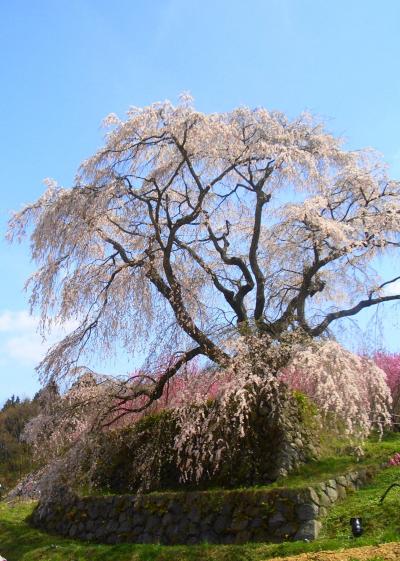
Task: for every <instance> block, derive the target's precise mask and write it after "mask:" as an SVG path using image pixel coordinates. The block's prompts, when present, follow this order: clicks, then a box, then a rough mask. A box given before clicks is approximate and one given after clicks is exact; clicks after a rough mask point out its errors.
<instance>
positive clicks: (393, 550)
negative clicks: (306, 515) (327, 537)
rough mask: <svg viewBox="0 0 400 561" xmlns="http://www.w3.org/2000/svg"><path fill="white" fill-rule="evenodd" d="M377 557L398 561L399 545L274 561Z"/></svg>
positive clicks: (346, 560)
mask: <svg viewBox="0 0 400 561" xmlns="http://www.w3.org/2000/svg"><path fill="white" fill-rule="evenodd" d="M376 557H379V558H381V559H384V560H385V561H400V543H398V542H392V543H384V544H382V545H370V546H366V547H355V548H352V549H345V550H338V551H316V552H313V553H302V554H301V555H296V556H295V557H275V558H274V561H353V560H354V561H355V560H357V561H369V560H370V559H374V558H376Z"/></svg>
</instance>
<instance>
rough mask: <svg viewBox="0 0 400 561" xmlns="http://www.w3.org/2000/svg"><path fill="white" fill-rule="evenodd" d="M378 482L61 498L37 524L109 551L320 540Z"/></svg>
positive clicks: (45, 507)
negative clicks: (349, 501) (331, 512)
mask: <svg viewBox="0 0 400 561" xmlns="http://www.w3.org/2000/svg"><path fill="white" fill-rule="evenodd" d="M370 478H371V473H370V472H368V471H367V470H360V471H358V472H352V473H348V474H346V475H343V476H340V477H336V478H335V479H330V480H329V481H326V482H324V483H320V484H316V485H314V486H313V487H307V488H301V489H271V490H262V489H254V490H243V491H212V492H211V491H206V492H192V493H157V494H150V495H142V496H132V495H119V496H100V497H78V496H76V495H73V494H71V493H70V492H67V491H65V492H60V493H59V494H58V496H57V497H53V498H52V499H50V500H48V501H46V502H42V503H40V504H39V505H38V507H37V508H36V510H35V511H34V513H33V515H32V518H31V522H32V524H33V525H34V526H36V527H39V528H41V529H44V530H47V531H51V532H55V533H58V534H62V535H64V536H69V537H71V538H79V539H83V540H93V541H99V542H105V543H121V542H134V543H161V544H196V543H201V542H204V541H207V542H209V543H222V544H230V543H237V544H239V543H244V542H248V541H283V540H288V539H294V540H303V539H308V540H312V539H315V538H316V537H317V535H318V532H319V530H320V528H321V522H320V518H321V517H323V516H324V515H325V514H326V513H327V509H328V508H329V507H330V506H331V505H332V504H334V503H335V502H336V501H337V500H338V499H340V498H343V497H345V496H346V494H347V493H348V492H349V491H353V490H355V489H358V488H359V487H361V486H362V485H364V484H365V483H366V482H367V481H368V480H369V479H370Z"/></svg>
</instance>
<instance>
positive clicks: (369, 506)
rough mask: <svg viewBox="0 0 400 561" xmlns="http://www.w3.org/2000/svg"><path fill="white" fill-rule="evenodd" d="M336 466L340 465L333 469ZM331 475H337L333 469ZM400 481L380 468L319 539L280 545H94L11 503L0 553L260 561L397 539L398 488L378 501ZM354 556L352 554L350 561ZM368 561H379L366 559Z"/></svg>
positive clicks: (369, 460)
mask: <svg viewBox="0 0 400 561" xmlns="http://www.w3.org/2000/svg"><path fill="white" fill-rule="evenodd" d="M397 450H400V435H390V436H388V437H386V438H385V440H384V441H383V442H381V443H378V442H371V443H369V444H368V447H367V457H366V458H365V459H364V460H363V462H361V463H360V464H358V465H364V466H366V465H374V464H377V463H378V464H381V463H382V462H383V461H386V460H387V459H388V456H390V455H391V454H392V453H393V452H394V451H397ZM351 462H352V460H351V459H347V458H342V459H341V458H336V459H335V458H331V459H326V460H324V461H323V462H315V464H313V465H312V466H307V468H306V469H305V471H304V473H302V474H301V475H300V474H298V475H297V476H293V477H292V478H291V480H292V484H293V485H297V483H299V482H300V478H302V480H303V484H304V481H307V484H310V481H311V480H312V479H313V478H316V479H320V478H321V477H322V478H326V476H328V477H329V476H330V477H331V476H332V475H333V474H332V472H330V471H329V468H331V467H333V468H335V470H336V468H338V472H340V471H343V469H351V468H352V467H353V464H352V463H351ZM339 468H340V469H339ZM335 473H337V472H336V471H335ZM396 480H397V481H400V468H389V469H384V470H382V471H381V472H379V473H378V474H377V476H376V477H375V479H374V480H373V482H371V484H369V485H368V486H367V487H365V488H364V489H361V490H360V491H358V492H356V493H352V494H351V495H349V496H348V497H347V499H346V500H344V501H342V502H341V503H339V504H338V505H337V506H335V507H334V508H332V509H331V511H330V512H329V515H328V517H327V518H326V519H325V520H324V526H323V529H322V532H321V535H320V538H319V539H318V540H316V541H314V542H310V543H305V542H285V543H282V544H245V545H240V546H227V545H225V546H222V545H221V546H218V545H208V544H202V545H198V546H169V547H167V546H160V545H135V544H123V545H115V546H110V545H99V544H90V543H85V542H79V541H75V540H68V539H63V538H59V537H57V536H52V535H50V534H46V533H43V532H40V531H38V530H35V529H33V528H31V527H30V526H29V525H28V524H27V523H26V522H25V518H26V516H27V515H28V514H29V513H30V512H31V511H32V509H33V506H34V505H33V504H32V503H19V504H16V505H15V506H7V505H5V504H4V503H3V504H1V505H0V554H1V555H3V556H5V557H6V558H7V559H8V561H39V560H41V561H89V560H90V561H209V560H213V561H262V560H266V559H270V558H273V557H276V556H289V555H295V554H298V553H303V552H311V551H321V550H329V549H340V548H351V547H355V546H363V545H376V544H379V543H384V542H390V541H400V490H399V488H394V489H393V490H392V491H391V492H390V493H389V495H388V496H387V498H386V499H385V502H384V504H383V506H382V505H380V504H379V499H380V497H381V496H382V494H383V493H384V491H385V489H386V488H387V487H388V486H389V485H390V484H391V483H393V482H394V481H396ZM351 516H362V518H363V522H364V527H365V533H364V535H363V536H362V537H361V538H358V539H353V538H351V537H350V526H349V519H350V517H351ZM356 559H357V557H356V556H355V557H354V561H356ZM369 561H380V558H379V557H376V556H375V557H371V559H370V560H369Z"/></svg>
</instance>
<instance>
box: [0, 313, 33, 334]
mask: <svg viewBox="0 0 400 561" xmlns="http://www.w3.org/2000/svg"><path fill="white" fill-rule="evenodd" d="M37 325H38V320H37V318H35V317H33V316H31V315H30V314H29V312H28V311H27V310H21V311H18V312H12V311H9V310H4V311H3V312H0V332H3V333H10V332H15V331H31V330H32V329H34V330H36V328H37Z"/></svg>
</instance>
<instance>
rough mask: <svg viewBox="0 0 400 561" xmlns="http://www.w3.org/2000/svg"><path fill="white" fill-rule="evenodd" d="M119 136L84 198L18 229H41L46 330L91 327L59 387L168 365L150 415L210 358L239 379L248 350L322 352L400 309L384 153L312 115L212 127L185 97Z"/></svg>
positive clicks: (86, 167) (149, 386)
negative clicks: (250, 345)
mask: <svg viewBox="0 0 400 561" xmlns="http://www.w3.org/2000/svg"><path fill="white" fill-rule="evenodd" d="M106 125H107V126H108V127H109V129H110V130H109V132H108V134H107V136H106V140H105V145H104V147H102V148H101V149H100V150H99V151H98V152H97V153H95V154H94V155H93V156H92V157H91V158H89V159H88V160H86V161H85V162H83V164H82V165H81V167H80V169H79V171H78V174H77V176H76V179H75V182H74V185H73V186H72V187H70V188H64V187H59V186H58V185H57V184H56V183H55V182H54V181H53V180H48V182H47V183H48V185H47V190H46V191H45V193H44V194H43V195H42V196H41V197H40V198H39V199H38V200H37V201H36V202H34V203H33V204H29V205H27V206H26V207H25V208H24V209H23V210H22V211H21V212H18V213H17V214H15V216H14V217H13V219H12V220H11V223H10V231H11V237H13V236H21V235H23V234H24V233H25V232H26V229H27V228H28V227H29V226H30V225H33V229H32V234H31V242H32V256H33V258H34V260H35V261H36V262H37V263H38V270H37V272H36V273H35V274H34V275H33V277H32V278H31V280H30V287H31V304H32V307H33V308H34V309H36V308H37V309H39V310H40V313H41V318H42V327H43V329H47V328H48V327H51V325H52V323H53V322H66V321H68V320H75V321H78V322H79V325H78V327H77V328H76V329H75V330H74V331H73V332H72V333H70V334H69V335H68V336H67V337H65V338H64V339H63V340H62V341H60V343H59V344H57V345H55V346H54V347H53V348H52V349H51V350H50V351H49V352H48V354H47V356H46V357H45V359H44V360H43V362H42V363H41V365H40V367H39V370H40V372H41V374H42V376H43V378H44V379H45V380H47V381H48V380H49V379H52V378H60V377H61V378H62V377H63V376H65V375H66V374H67V373H68V372H71V370H72V369H73V368H74V367H75V366H77V365H78V363H79V361H80V357H81V355H82V353H83V352H86V353H90V352H95V353H96V354H97V356H99V354H100V355H101V354H108V353H111V352H112V351H113V349H114V348H115V345H116V344H118V345H121V346H122V347H124V348H125V349H126V350H127V352H129V353H131V354H134V353H139V352H141V353H143V352H146V353H148V354H152V356H153V359H154V364H157V365H158V366H160V365H162V370H159V369H158V370H157V368H156V370H157V373H156V374H157V375H156V376H154V377H151V376H148V374H146V375H144V374H143V375H142V378H146V379H145V383H142V384H140V385H139V387H136V389H135V390H134V391H132V392H131V394H130V395H129V397H130V398H132V397H140V396H142V397H144V398H145V403H144V405H146V404H148V403H149V402H151V401H153V400H155V399H157V398H158V397H159V396H160V395H161V394H162V392H163V389H164V387H165V384H166V383H167V381H168V380H169V379H170V378H171V377H172V376H174V375H175V374H176V373H177V372H178V371H179V370H180V369H181V368H182V367H183V366H184V365H185V364H187V363H188V362H190V361H191V360H193V359H194V358H195V357H199V356H203V357H206V358H207V359H209V360H210V361H211V362H213V363H215V364H217V365H219V366H220V367H225V366H227V365H229V364H230V363H231V361H232V357H233V355H234V353H235V351H234V349H233V350H232V347H231V346H230V342H231V341H232V340H234V339H235V337H237V336H240V335H243V334H246V333H249V332H250V333H251V334H252V337H263V338H265V340H266V341H269V342H270V344H272V345H273V344H274V342H277V343H278V344H279V342H280V341H282V340H284V339H285V337H287V336H288V335H295V334H296V333H300V332H301V333H302V334H304V335H305V336H307V337H310V338H316V337H319V336H322V335H323V334H324V333H326V332H327V330H328V329H329V327H330V326H331V324H332V322H334V321H336V320H338V319H341V318H345V317H349V316H353V315H355V314H357V313H358V312H359V311H360V310H362V309H364V308H368V307H371V306H375V305H377V304H379V303H382V302H389V301H394V300H398V299H400V294H393V293H392V292H390V293H389V291H387V287H388V286H389V285H390V286H392V287H393V286H395V285H394V284H393V283H394V282H395V281H396V280H398V279H399V278H400V276H397V277H395V278H381V277H380V275H379V274H378V272H377V271H376V270H375V269H374V258H375V257H376V256H377V255H380V254H382V253H384V252H390V251H393V250H397V249H398V247H399V240H400V238H399V230H400V228H399V224H400V221H399V219H400V182H398V181H394V180H392V179H390V178H389V177H388V175H387V169H386V166H385V165H384V163H383V162H382V161H381V159H380V157H379V156H378V155H377V154H376V153H375V152H374V151H372V150H357V151H349V150H345V149H344V148H343V143H342V141H341V140H340V139H338V138H335V136H333V135H332V134H330V133H329V132H327V131H326V130H325V128H324V126H323V124H321V123H319V122H317V121H316V120H315V119H314V118H313V117H312V116H310V115H308V114H304V115H301V116H300V117H298V118H296V119H293V120H290V119H288V118H287V117H286V116H285V115H283V114H282V113H278V112H269V111H267V110H266V109H263V108H259V109H254V110H251V109H248V108H246V107H241V108H238V109H235V110H234V111H231V112H228V113H215V114H204V113H201V112H198V111H196V110H195V108H194V107H193V106H192V102H191V100H190V99H189V98H185V97H184V98H182V100H181V102H180V104H179V105H178V106H176V107H175V106H173V105H171V104H170V103H169V102H164V103H157V104H153V105H151V106H149V107H144V108H136V107H135V108H131V109H130V110H129V111H128V114H127V118H126V120H125V121H122V120H120V119H118V118H117V117H116V116H115V115H110V116H109V117H108V118H107V119H106ZM166 356H167V357H168V359H165V357H166ZM154 357H156V358H157V357H158V358H159V361H157V360H156V358H154ZM163 357H164V358H163ZM141 406H143V405H141Z"/></svg>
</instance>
